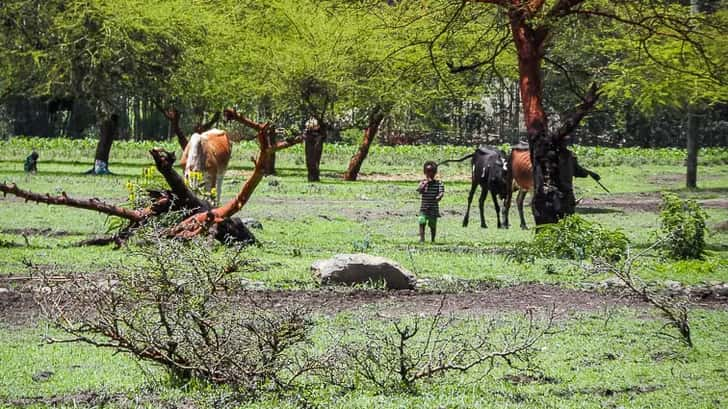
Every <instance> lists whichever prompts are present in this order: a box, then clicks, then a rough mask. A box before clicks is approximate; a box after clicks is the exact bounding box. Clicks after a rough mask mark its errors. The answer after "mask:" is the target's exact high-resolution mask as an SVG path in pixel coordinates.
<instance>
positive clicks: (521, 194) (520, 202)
mask: <svg viewBox="0 0 728 409" xmlns="http://www.w3.org/2000/svg"><path fill="white" fill-rule="evenodd" d="M526 193H528V192H527V191H526V190H523V189H521V190H519V191H518V196H516V205H517V206H518V216H519V217H520V218H521V228H522V229H527V228H528V226H526V219H525V218H524V217H523V200H524V199H525V198H526Z"/></svg>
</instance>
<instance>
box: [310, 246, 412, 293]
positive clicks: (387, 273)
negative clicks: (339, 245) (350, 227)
mask: <svg viewBox="0 0 728 409" xmlns="http://www.w3.org/2000/svg"><path fill="white" fill-rule="evenodd" d="M311 271H312V273H313V275H314V277H316V279H318V280H319V282H320V283H321V285H328V284H349V285H351V284H363V283H367V282H375V283H376V282H382V281H383V282H384V283H385V284H386V286H387V288H389V289H394V290H406V289H412V288H414V287H415V282H416V280H417V279H416V278H415V275H414V274H412V273H410V272H409V271H407V270H405V269H404V268H402V266H400V265H399V264H397V263H396V262H394V261H392V260H389V259H387V258H384V257H377V256H370V255H368V254H337V255H336V256H334V257H333V258H330V259H328V260H317V261H315V262H314V263H313V264H312V265H311Z"/></svg>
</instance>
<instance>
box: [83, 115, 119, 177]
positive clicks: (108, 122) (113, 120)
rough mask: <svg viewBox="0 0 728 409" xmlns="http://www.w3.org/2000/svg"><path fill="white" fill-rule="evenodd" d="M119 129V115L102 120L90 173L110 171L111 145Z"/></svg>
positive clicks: (101, 173)
mask: <svg viewBox="0 0 728 409" xmlns="http://www.w3.org/2000/svg"><path fill="white" fill-rule="evenodd" d="M118 130H119V116H118V115H116V114H111V115H110V116H109V117H108V118H105V119H103V120H102V121H101V125H100V126H99V131H100V132H99V133H100V135H99V143H98V144H97V145H96V154H95V155H94V168H93V169H92V170H91V172H90V173H93V174H95V175H104V174H108V173H109V154H110V153H111V145H112V144H113V143H114V138H115V137H116V133H117V132H118Z"/></svg>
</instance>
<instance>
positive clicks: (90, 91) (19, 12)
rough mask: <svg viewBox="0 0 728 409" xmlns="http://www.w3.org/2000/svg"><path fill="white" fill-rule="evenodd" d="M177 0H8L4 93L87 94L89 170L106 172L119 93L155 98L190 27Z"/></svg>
mask: <svg viewBox="0 0 728 409" xmlns="http://www.w3.org/2000/svg"><path fill="white" fill-rule="evenodd" d="M181 7H182V3H181V2H146V1H142V0H128V1H122V2H120V1H110V0H70V1H59V0H50V1H39V0H9V1H6V2H4V4H3V7H1V8H0V22H1V23H2V25H3V27H4V29H3V30H2V34H0V41H2V44H3V47H2V51H0V59H2V60H3V63H2V64H3V65H2V67H3V68H2V70H3V71H4V72H5V73H7V74H8V75H9V76H8V78H9V80H8V81H7V82H6V83H4V84H2V86H3V92H4V93H6V94H30V95H35V96H39V97H43V98H59V97H61V98H70V99H74V100H75V99H79V100H85V101H87V102H88V103H89V105H91V106H92V107H93V109H94V111H95V113H96V120H97V123H98V127H99V143H98V145H97V149H96V154H95V157H94V162H95V164H94V167H93V169H92V170H91V171H90V172H91V173H95V174H102V173H107V172H108V161H109V153H110V151H111V145H112V143H113V140H114V138H115V137H116V135H117V132H118V128H119V118H120V111H121V109H122V107H121V106H122V103H121V102H122V100H123V98H124V97H125V96H129V95H134V96H138V97H146V98H150V99H159V96H160V95H162V94H163V93H165V92H166V90H167V88H168V82H169V80H170V78H171V77H172V76H173V74H174V73H175V70H176V69H177V68H178V67H179V66H180V64H181V62H182V60H183V58H184V50H185V47H186V46H187V44H188V43H192V42H194V38H192V36H191V35H189V34H190V33H191V29H190V28H188V26H187V25H185V24H184V22H183V21H180V20H179V16H180V15H181V14H180V13H179V12H177V10H178V9H181Z"/></svg>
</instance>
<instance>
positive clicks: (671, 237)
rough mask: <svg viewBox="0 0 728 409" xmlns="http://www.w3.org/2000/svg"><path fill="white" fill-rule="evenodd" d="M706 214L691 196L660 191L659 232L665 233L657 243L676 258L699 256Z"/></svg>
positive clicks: (702, 249)
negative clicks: (688, 197) (679, 195)
mask: <svg viewBox="0 0 728 409" xmlns="http://www.w3.org/2000/svg"><path fill="white" fill-rule="evenodd" d="M707 218H708V214H707V213H705V211H704V210H703V209H702V208H701V207H700V205H699V204H698V203H697V202H696V201H695V200H690V199H686V200H682V199H680V198H679V197H678V196H677V195H675V194H674V193H663V194H662V204H661V205H660V233H662V234H663V235H665V239H664V240H663V241H662V245H661V248H662V251H663V254H665V255H666V256H667V257H670V258H674V259H678V260H685V259H691V258H697V259H699V258H702V256H703V252H704V251H705V230H706V228H705V219H707Z"/></svg>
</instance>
